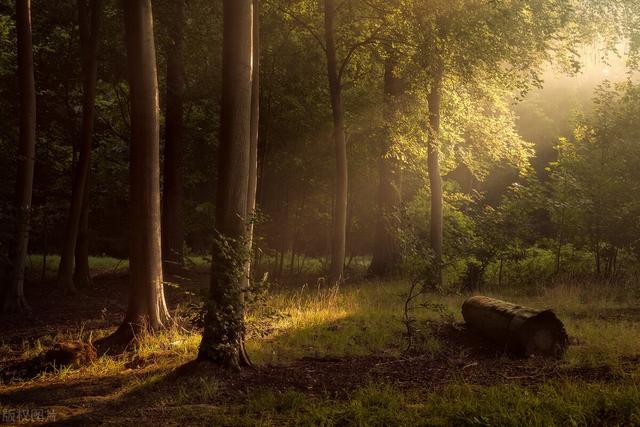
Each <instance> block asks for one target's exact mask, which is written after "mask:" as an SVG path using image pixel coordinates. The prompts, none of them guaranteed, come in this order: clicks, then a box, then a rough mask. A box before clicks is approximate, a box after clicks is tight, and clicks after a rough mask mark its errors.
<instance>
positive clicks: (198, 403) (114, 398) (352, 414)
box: [0, 259, 640, 426]
mask: <svg viewBox="0 0 640 427" xmlns="http://www.w3.org/2000/svg"><path fill="white" fill-rule="evenodd" d="M52 262H53V261H52ZM197 262H199V261H197ZM197 262H196V261H194V263H197ZM98 265H101V266H103V267H104V268H105V269H107V270H109V269H113V267H114V266H116V265H118V262H117V261H116V260H110V259H109V260H100V262H99V263H98ZM407 287H408V285H407V283H406V282H403V281H396V282H376V281H370V282H360V283H356V284H350V285H346V286H342V287H325V286H307V285H305V286H300V287H299V288H297V289H280V290H274V291H272V292H270V294H269V296H268V297H267V299H266V301H264V304H262V305H261V306H259V307H257V308H255V309H253V310H252V311H251V313H250V314H249V316H248V321H249V324H250V325H251V327H250V332H251V334H250V338H249V340H248V343H247V346H248V350H249V352H250V354H251V357H252V359H253V361H254V362H255V363H256V364H258V365H261V366H264V365H276V366H289V365H290V364H291V363H293V362H295V361H298V360H300V359H302V358H304V357H311V358H347V357H352V356H368V355H375V356H377V357H381V356H388V357H390V358H398V357H404V356H403V353H402V351H403V348H404V346H405V344H406V342H405V339H404V337H403V332H404V325H403V324H402V322H401V316H402V308H403V304H404V296H403V295H404V293H406V291H407ZM633 292H634V291H630V290H629V289H622V288H616V287H611V286H603V285H598V284H594V283H570V284H556V285H554V286H552V287H548V288H541V289H539V290H538V292H537V293H531V292H522V291H521V290H511V291H510V290H504V291H501V292H498V291H492V292H490V294H492V295H493V296H496V297H501V298H503V299H508V300H513V301H517V302H518V303H520V304H523V305H529V306H532V307H537V308H547V307H550V308H554V309H555V310H556V312H557V313H558V315H559V317H560V318H561V319H563V321H564V323H565V325H566V327H567V330H568V332H569V335H570V336H571V337H572V343H573V345H572V346H570V349H569V351H568V353H567V355H566V356H565V359H564V361H562V362H561V363H560V366H561V367H565V368H566V367H575V368H587V367H590V366H591V367H593V366H608V367H610V368H611V370H612V371H615V370H621V371H622V370H626V371H625V372H624V375H621V376H620V377H619V380H616V381H601V380H589V379H584V378H583V379H579V378H576V379H574V380H570V379H567V380H564V381H560V380H551V381H548V382H543V383H541V384H540V383H538V384H533V385H526V384H518V383H509V382H508V381H506V382H505V381H502V382H498V383H496V384H493V385H478V384H474V383H467V382H465V381H464V380H460V381H458V380H455V381H451V383H449V384H447V385H445V386H443V387H440V388H438V389H437V390H433V389H430V387H429V384H426V385H425V387H426V389H424V388H418V389H416V388H415V387H409V388H406V387H405V388H396V387H397V386H396V385H393V384H391V383H392V382H393V378H390V379H389V381H388V382H387V381H380V382H377V383H370V384H368V385H365V386H362V387H357V388H355V389H354V390H353V391H351V392H349V393H348V395H346V396H342V397H336V396H334V395H331V394H323V393H322V392H321V393H317V392H314V393H307V392H305V391H301V390H293V389H284V390H274V389H270V388H269V387H266V386H265V387H262V388H260V387H258V388H253V389H250V390H244V389H243V388H242V387H240V388H237V387H236V388H233V389H229V387H231V386H229V385H228V384H227V383H226V382H225V380H223V379H220V378H217V377H216V376H215V375H213V374H198V375H192V376H187V377H185V378H181V379H179V380H175V379H170V378H171V376H170V375H171V372H172V371H173V370H174V369H175V368H177V367H178V366H181V365H183V364H185V363H187V362H189V361H191V360H193V359H194V358H195V355H196V352H197V347H198V344H199V340H200V337H199V335H198V334H197V333H194V332H188V331H185V330H184V329H182V328H179V327H172V328H169V329H168V330H166V331H164V332H162V333H160V334H157V335H154V336H144V337H141V338H140V340H139V342H138V343H137V346H136V348H135V351H134V352H133V353H131V354H127V355H123V356H116V357H111V356H103V357H100V358H99V359H98V360H96V361H95V362H93V363H92V364H91V365H89V366H86V367H83V368H80V369H70V368H61V369H57V370H54V371H52V372H48V373H45V374H41V375H40V376H39V377H37V378H34V379H32V380H29V381H22V382H16V383H13V384H9V385H7V386H0V400H1V401H3V405H0V410H1V409H6V408H9V409H11V408H14V409H15V408H17V407H22V406H21V405H23V403H21V402H24V401H27V402H32V403H30V404H29V405H31V406H34V407H35V406H36V405H39V406H37V407H40V406H42V407H56V408H61V407H62V408H64V407H66V406H65V405H69V407H75V406H73V405H76V406H77V405H79V406H81V407H83V408H89V409H88V411H89V413H91V411H95V413H96V414H97V415H95V416H98V415H99V416H101V417H111V419H112V422H114V423H116V424H121V423H122V424H126V423H135V422H136V421H137V420H138V418H137V417H139V416H140V415H141V414H144V416H149V417H151V418H150V419H154V420H157V421H158V422H163V421H171V422H173V423H178V424H187V425H191V424H196V425H197V424H215V425H261V426H272V425H273V426H277V425H326V426H330V425H354V426H366V425H381V426H382V425H385V426H387V425H389V426H392V425H478V426H480V425H506V426H511V425H513V426H519V425H532V426H538V425H539V426H547V425H640V387H639V385H638V381H639V379H640V370H638V369H637V368H635V369H632V370H631V371H629V370H628V363H627V364H626V365H625V360H631V359H635V360H637V358H638V357H639V356H640V339H638V337H640V307H638V304H637V303H636V302H635V301H637V299H636V298H634V297H630V295H634V294H633ZM427 298H428V300H429V302H431V303H436V304H441V305H442V306H443V307H445V311H444V313H440V312H435V311H428V310H425V311H423V312H421V313H420V314H419V317H420V319H422V320H426V319H440V318H442V317H443V315H444V317H445V318H446V319H453V320H461V316H460V306H461V304H462V301H463V300H464V298H465V297H464V296H461V295H437V294H433V295H428V296H427ZM108 332H109V330H93V331H86V330H79V331H76V332H74V333H71V334H67V335H66V336H65V335H60V334H58V335H55V336H50V337H43V338H40V339H38V340H35V341H30V342H27V341H25V342H24V343H23V344H22V346H21V347H20V348H18V349H17V351H18V352H21V353H22V357H23V358H29V357H33V356H36V355H37V354H40V353H41V352H42V351H44V350H46V348H48V347H50V346H51V345H52V343H53V342H55V341H57V340H61V339H77V338H79V337H84V338H86V337H87V336H88V334H89V333H91V334H93V337H94V339H95V338H97V337H99V336H101V335H104V334H107V333H108ZM419 350H421V351H422V353H423V354H424V353H426V354H429V355H432V356H437V355H438V354H439V353H440V352H441V351H442V350H443V348H442V343H440V342H439V341H438V340H437V339H436V338H435V337H428V338H427V340H425V341H424V342H423V343H422V348H420V349H419ZM15 351H16V348H15V346H13V347H12V346H9V345H8V344H2V345H0V357H5V356H6V355H7V354H10V353H12V352H15ZM136 360H138V361H140V364H139V366H135V367H131V363H132V361H136ZM391 360H393V359H391ZM296 363H300V362H296ZM243 375H247V374H243ZM88 384H89V385H88ZM58 385H59V386H61V387H63V388H61V391H60V392H59V393H60V394H56V393H53V392H42V390H45V391H46V390H48V388H51V389H52V390H53V389H56V387H57V386H58ZM234 387H235V386H234ZM56 390H57V389H56ZM87 390H89V391H87ZM40 393H42V395H41V394H40ZM74 393H75V394H74ZM87 393H89V395H91V394H93V395H95V397H94V398H92V399H94V400H88V401H87V399H88V397H87ZM245 393H246V394H245ZM20 396H26V397H25V399H26V400H21V397H20ZM229 396H231V397H229ZM32 399H33V400H32ZM5 401H6V402H9V403H4V402H5ZM83 402H84V403H83ZM86 402H89V403H86ZM91 402H94V403H91ZM95 402H97V403H95ZM105 402H106V403H105ZM134 404H135V408H136V409H135V411H132V409H131V408H132V407H133V406H132V405H134ZM29 405H27V406H29ZM105 405H106V406H105ZM110 405H114V406H110ZM92 408H93V409H92ZM123 408H128V409H123ZM69 411H70V412H69V414H67V415H64V414H62V415H63V416H69V417H73V416H77V414H76V413H75V412H73V411H71V410H69ZM63 412H64V411H63ZM205 420H206V421H205ZM84 421H86V423H85V422H82V424H92V422H91V419H90V418H89V419H86V420H84ZM94 421H95V420H94Z"/></svg>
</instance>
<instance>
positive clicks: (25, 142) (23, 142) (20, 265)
mask: <svg viewBox="0 0 640 427" xmlns="http://www.w3.org/2000/svg"><path fill="white" fill-rule="evenodd" d="M16 31H17V35H18V81H19V87H20V137H19V150H18V179H17V236H16V249H15V254H14V261H13V278H12V280H11V282H10V283H9V284H8V286H7V287H6V288H5V290H4V296H3V304H2V309H3V311H23V310H28V308H29V306H28V305H27V302H26V300H25V298H24V270H25V264H26V259H27V251H28V247H29V228H30V224H31V200H32V196H33V170H34V165H35V147H36V86H35V79H34V71H33V42H32V37H31V0H16Z"/></svg>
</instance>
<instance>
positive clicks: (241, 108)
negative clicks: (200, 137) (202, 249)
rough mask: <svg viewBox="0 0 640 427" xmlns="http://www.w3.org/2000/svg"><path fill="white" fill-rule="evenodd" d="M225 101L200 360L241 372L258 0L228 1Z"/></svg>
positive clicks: (226, 13)
mask: <svg viewBox="0 0 640 427" xmlns="http://www.w3.org/2000/svg"><path fill="white" fill-rule="evenodd" d="M223 10H224V13H223V21H224V25H223V27H224V29H223V40H224V43H223V60H222V101H221V115H220V148H219V156H218V158H219V175H218V192H217V200H216V231H217V233H218V238H217V239H216V243H215V246H214V248H213V254H212V263H211V286H210V297H209V300H208V303H207V314H206V316H205V327H204V332H203V335H202V342H201V344H200V349H199V354H198V358H199V359H201V360H208V361H211V362H213V363H216V364H219V365H222V366H225V367H228V368H233V369H238V368H239V367H240V365H241V364H249V363H250V362H249V360H248V358H247V357H246V352H245V351H244V298H243V285H244V283H245V280H244V277H245V262H246V259H247V257H248V254H247V253H246V248H247V243H246V232H247V227H246V220H247V205H248V190H249V169H250V166H249V162H250V145H251V98H252V74H253V72H252V65H253V64H252V57H253V47H252V44H253V34H252V27H253V2H252V0H224V2H223Z"/></svg>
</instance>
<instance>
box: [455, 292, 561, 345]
mask: <svg viewBox="0 0 640 427" xmlns="http://www.w3.org/2000/svg"><path fill="white" fill-rule="evenodd" d="M462 316H463V317H464V321H465V322H466V324H467V326H468V327H469V329H471V330H474V331H476V332H478V333H480V334H482V335H483V336H485V337H487V338H489V339H490V340H492V341H494V342H495V343H496V344H498V345H504V346H505V348H506V350H507V351H509V352H512V353H514V354H516V355H519V356H527V357H528V356H532V355H541V356H554V357H560V356H562V355H563V354H564V351H565V350H566V348H567V345H568V344H569V337H568V336H567V332H566V331H565V329H564V325H563V324H562V322H561V321H560V319H558V318H557V317H556V315H555V313H554V312H553V311H552V310H535V309H533V308H527V307H523V306H520V305H516V304H512V303H509V302H506V301H501V300H498V299H494V298H489V297H485V296H474V297H471V298H469V299H467V300H466V301H465V302H464V304H462Z"/></svg>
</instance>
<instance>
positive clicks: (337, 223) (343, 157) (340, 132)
mask: <svg viewBox="0 0 640 427" xmlns="http://www.w3.org/2000/svg"><path fill="white" fill-rule="evenodd" d="M335 14H336V7H335V5H334V2H333V0H325V1H324V37H325V50H326V55H327V76H328V79H329V96H330V98H331V111H332V113H333V143H334V144H335V153H336V182H335V199H334V206H333V231H332V239H331V265H330V270H329V279H330V280H331V282H333V283H335V282H340V281H341V280H342V279H343V272H344V257H345V250H346V246H345V245H346V230H347V190H348V186H349V176H348V167H347V140H346V136H345V131H344V104H343V102H342V82H341V79H340V78H341V75H340V72H339V70H338V61H337V59H336V42H335V23H334V21H335Z"/></svg>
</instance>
